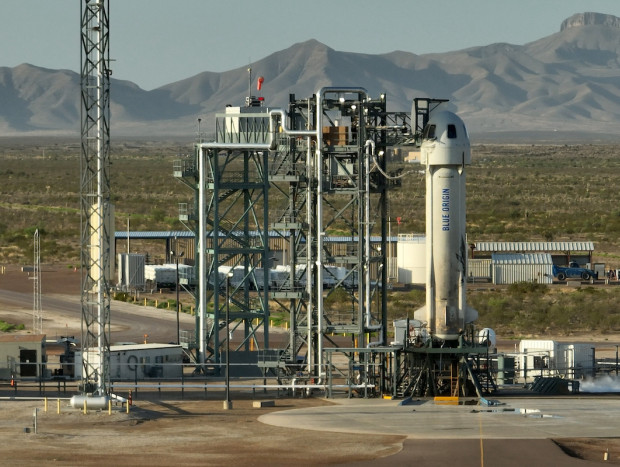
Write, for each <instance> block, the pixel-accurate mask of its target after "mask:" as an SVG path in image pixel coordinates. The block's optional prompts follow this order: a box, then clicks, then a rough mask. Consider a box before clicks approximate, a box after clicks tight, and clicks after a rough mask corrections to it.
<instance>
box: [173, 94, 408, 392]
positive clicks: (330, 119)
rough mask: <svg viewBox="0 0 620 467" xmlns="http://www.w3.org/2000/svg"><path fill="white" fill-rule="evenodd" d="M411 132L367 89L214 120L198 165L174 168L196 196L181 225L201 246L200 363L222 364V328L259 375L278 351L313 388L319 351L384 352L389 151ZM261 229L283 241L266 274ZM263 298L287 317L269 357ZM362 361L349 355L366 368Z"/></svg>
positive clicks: (321, 363) (323, 364) (377, 377)
mask: <svg viewBox="0 0 620 467" xmlns="http://www.w3.org/2000/svg"><path fill="white" fill-rule="evenodd" d="M409 130H410V126H409V122H408V116H407V115H406V114H404V113H398V114H391V113H388V112H387V111H386V100H385V96H381V97H380V98H379V99H371V98H370V97H369V96H368V95H367V93H366V91H365V90H364V89H362V88H323V89H321V90H320V91H319V92H318V93H317V94H316V95H315V96H313V97H311V98H308V99H302V100H297V99H295V97H294V96H291V99H290V103H289V106H288V109H287V111H284V110H281V109H275V110H269V109H266V108H262V107H245V108H228V109H227V112H226V113H225V114H218V115H217V116H216V141H215V142H213V143H199V144H198V145H197V151H196V156H195V159H194V160H193V161H191V160H185V161H176V162H175V168H174V174H175V176H177V177H179V178H180V179H182V180H183V181H184V182H185V183H186V184H187V185H188V186H190V187H191V188H193V190H194V195H195V202H194V209H195V212H191V209H188V205H187V204H183V205H182V211H183V212H182V213H181V218H182V220H183V221H184V222H185V223H186V225H187V226H188V227H189V228H191V229H192V230H194V231H195V232H196V238H197V239H198V242H199V245H198V248H197V250H196V251H197V258H196V259H197V264H198V270H199V273H198V274H199V277H198V282H199V287H198V293H197V296H198V297H197V310H198V313H197V315H198V316H199V318H198V322H197V326H196V337H197V343H198V344H197V345H198V347H199V349H198V358H197V361H198V363H200V364H201V365H205V364H208V363H210V362H213V363H214V364H216V365H220V364H221V363H222V354H223V352H222V349H223V346H224V345H225V344H226V343H227V342H226V340H227V339H228V336H225V337H224V338H223V339H222V338H221V331H220V329H222V328H224V327H226V326H228V325H230V326H231V328H232V329H236V328H238V327H243V339H242V343H241V344H240V345H239V346H238V347H237V348H236V349H235V350H244V351H249V350H252V349H253V348H255V349H256V350H258V351H259V352H260V355H261V356H262V357H258V358H259V359H260V358H264V359H265V361H263V362H262V364H263V365H264V367H265V368H267V367H271V368H273V367H274V366H277V365H272V363H273V360H274V355H275V356H276V360H279V361H280V362H281V363H283V365H282V367H284V368H294V369H296V370H299V369H300V368H303V369H304V370H305V371H304V373H305V374H306V375H307V376H308V378H311V379H314V380H317V381H318V380H324V378H326V377H327V375H328V366H329V365H330V363H328V362H327V361H326V360H325V349H326V348H330V349H331V348H334V347H343V348H371V347H374V346H380V345H383V344H385V342H386V340H387V332H386V330H387V322H386V320H387V318H386V317H387V294H386V290H387V249H386V239H387V230H388V224H387V219H388V216H387V191H388V188H389V186H390V184H391V183H390V181H389V180H388V179H387V178H386V177H385V176H384V174H385V173H386V151H387V146H388V144H391V143H392V142H394V141H396V140H397V139H399V138H400V139H401V140H402V139H403V136H402V135H405V136H406V137H409V138H410V137H411V135H410V134H409ZM395 135H397V136H395ZM196 220H198V222H196ZM268 229H271V231H272V232H274V231H275V232H277V233H278V234H279V235H281V237H282V240H283V241H284V243H285V254H284V261H283V264H282V266H284V267H281V268H279V270H278V274H277V275H276V276H275V278H274V277H273V276H272V275H271V274H270V273H269V270H268V268H271V267H273V266H274V264H273V261H272V256H273V252H271V250H270V248H269V238H268ZM331 235H334V236H335V237H334V239H335V240H337V241H334V242H331V241H327V240H326V237H327V236H331ZM336 237H337V238H336ZM371 237H373V238H371ZM231 268H234V269H232V270H233V271H234V273H233V277H232V278H230V277H228V271H230V270H231ZM229 280H231V281H232V284H230V288H229V289H228V290H229V295H230V302H229V303H230V307H231V308H230V319H229V322H228V323H227V322H226V321H225V314H224V310H225V305H226V294H225V291H226V290H227V287H225V285H226V284H227V281H229ZM270 302H272V303H275V304H278V306H279V307H280V308H281V309H282V310H285V311H286V312H287V313H288V323H289V325H290V327H289V329H290V330H289V341H288V342H287V344H286V345H285V346H284V347H283V348H279V349H270V348H269V324H268V323H269V317H270V308H269V307H270ZM336 309H337V310H338V311H336ZM223 318H224V320H223ZM261 336H262V339H261V338H260V337H261ZM349 354H351V355H349ZM368 355H369V352H359V353H355V352H353V353H351V352H348V353H347V357H348V358H358V359H359V360H360V363H359V365H357V364H356V367H357V366H359V367H360V368H362V369H363V368H365V366H364V365H366V367H367V366H368V362H364V361H362V360H364V359H366V356H368ZM300 358H301V359H303V362H302V361H300ZM267 360H269V361H270V362H271V363H270V364H267V363H266V361H267ZM298 364H299V365H298ZM259 365H261V362H260V361H259ZM374 367H378V368H382V369H384V368H385V365H383V364H381V365H378V366H377V365H376V364H375V363H373V368H374ZM199 368H202V366H199ZM383 371H384V370H383ZM369 374H372V375H373V376H372V379H373V380H372V382H371V384H373V385H378V386H382V385H383V376H384V375H383V373H381V372H378V373H377V372H376V371H373V372H370V373H369V372H366V371H364V370H362V371H360V375H361V377H362V378H365V379H368V378H369V376H368V375H369Z"/></svg>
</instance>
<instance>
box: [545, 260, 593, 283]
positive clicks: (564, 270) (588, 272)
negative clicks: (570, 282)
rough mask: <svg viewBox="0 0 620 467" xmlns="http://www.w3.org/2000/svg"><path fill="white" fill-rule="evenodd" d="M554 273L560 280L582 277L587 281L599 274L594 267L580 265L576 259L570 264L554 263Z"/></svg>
mask: <svg viewBox="0 0 620 467" xmlns="http://www.w3.org/2000/svg"><path fill="white" fill-rule="evenodd" d="M553 275H554V277H557V279H558V280H560V281H563V280H566V279H569V278H573V279H582V280H584V281H587V280H589V279H590V278H593V279H596V278H597V274H596V273H595V272H594V271H593V270H592V269H588V268H585V267H583V266H580V265H579V264H578V263H577V262H576V261H571V262H570V263H569V265H568V266H556V265H555V264H554V265H553Z"/></svg>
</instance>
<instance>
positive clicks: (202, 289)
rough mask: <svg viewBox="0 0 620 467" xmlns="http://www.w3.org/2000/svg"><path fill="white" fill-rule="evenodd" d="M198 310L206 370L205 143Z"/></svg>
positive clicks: (200, 195)
mask: <svg viewBox="0 0 620 467" xmlns="http://www.w3.org/2000/svg"><path fill="white" fill-rule="evenodd" d="M198 157H199V160H198V180H199V181H198V272H199V278H198V288H199V297H198V312H199V313H200V319H199V323H200V329H199V336H198V337H199V340H200V344H199V346H200V347H199V349H200V355H199V356H198V362H199V363H200V370H201V371H204V364H205V355H206V352H207V343H206V335H207V332H206V331H207V280H206V278H205V272H206V265H207V259H206V255H205V248H206V245H207V228H206V224H207V223H206V222H205V194H206V189H205V163H204V158H205V155H204V149H203V145H200V149H199V151H198Z"/></svg>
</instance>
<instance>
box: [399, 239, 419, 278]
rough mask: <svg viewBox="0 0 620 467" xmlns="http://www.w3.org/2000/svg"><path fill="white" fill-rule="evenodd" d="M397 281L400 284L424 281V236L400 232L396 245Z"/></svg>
mask: <svg viewBox="0 0 620 467" xmlns="http://www.w3.org/2000/svg"><path fill="white" fill-rule="evenodd" d="M396 256H397V260H398V261H397V264H398V282H400V283H402V284H425V283H426V274H425V272H426V237H425V236H424V235H414V234H400V235H399V236H398V244H397V246H396Z"/></svg>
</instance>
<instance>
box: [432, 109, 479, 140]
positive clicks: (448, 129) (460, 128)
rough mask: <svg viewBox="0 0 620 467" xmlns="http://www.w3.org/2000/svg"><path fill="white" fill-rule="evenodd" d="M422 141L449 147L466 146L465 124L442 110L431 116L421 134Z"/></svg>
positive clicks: (467, 138)
mask: <svg viewBox="0 0 620 467" xmlns="http://www.w3.org/2000/svg"><path fill="white" fill-rule="evenodd" d="M422 140H423V143H424V141H429V140H430V141H440V142H441V143H443V144H446V145H449V146H459V145H464V144H466V145H468V146H469V134H468V133H467V128H466V127H465V123H464V122H463V120H461V117H459V116H458V115H456V114H455V113H453V112H450V111H448V110H444V111H441V112H436V113H433V114H431V118H430V119H429V121H428V124H427V125H426V127H424V132H423V134H422Z"/></svg>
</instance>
